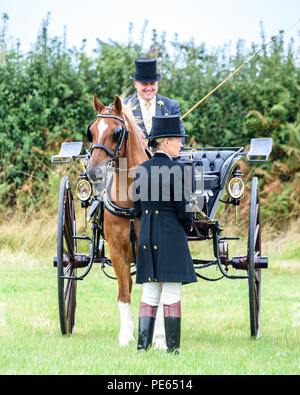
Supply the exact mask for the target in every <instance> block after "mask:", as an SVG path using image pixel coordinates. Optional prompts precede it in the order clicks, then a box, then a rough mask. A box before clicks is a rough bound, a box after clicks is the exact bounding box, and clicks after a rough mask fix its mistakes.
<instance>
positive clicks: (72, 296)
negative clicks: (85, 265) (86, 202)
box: [57, 177, 77, 335]
mask: <svg viewBox="0 0 300 395" xmlns="http://www.w3.org/2000/svg"><path fill="white" fill-rule="evenodd" d="M75 234H76V221H75V210H74V201H73V196H72V192H71V189H70V188H69V180H68V177H64V178H63V179H62V182H61V188H60V194H59V207H58V227H57V280H58V304H59V318H60V327H61V332H62V334H63V335H66V334H71V333H72V332H73V329H74V325H75V311H76V290H77V282H76V281H74V280H70V279H64V278H62V276H67V277H73V276H76V271H77V270H76V268H74V265H73V262H74V256H75V253H76V239H75V238H74V236H75ZM65 258H67V259H68V261H69V263H68V264H67V265H66V264H64V261H66V259H65Z"/></svg>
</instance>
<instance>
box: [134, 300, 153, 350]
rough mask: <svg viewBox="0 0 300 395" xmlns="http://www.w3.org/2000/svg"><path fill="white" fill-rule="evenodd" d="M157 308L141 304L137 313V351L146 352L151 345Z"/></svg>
mask: <svg viewBox="0 0 300 395" xmlns="http://www.w3.org/2000/svg"><path fill="white" fill-rule="evenodd" d="M156 313H157V306H150V305H148V304H147V303H143V302H141V304H140V313H139V335H138V345H137V349H138V351H140V350H148V349H149V348H150V347H151V345H152V339H153V332H154V324H155V318H156Z"/></svg>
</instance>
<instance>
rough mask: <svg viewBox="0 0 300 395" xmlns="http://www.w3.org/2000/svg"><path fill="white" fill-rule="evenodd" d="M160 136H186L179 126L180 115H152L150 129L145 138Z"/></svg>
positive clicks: (150, 138) (152, 138)
mask: <svg viewBox="0 0 300 395" xmlns="http://www.w3.org/2000/svg"><path fill="white" fill-rule="evenodd" d="M161 137H188V134H185V133H184V132H183V131H182V130H181V128H180V117H179V116H178V115H170V116H168V117H163V116H161V117H152V129H151V132H150V134H149V136H147V137H146V139H147V140H154V139H158V138H161Z"/></svg>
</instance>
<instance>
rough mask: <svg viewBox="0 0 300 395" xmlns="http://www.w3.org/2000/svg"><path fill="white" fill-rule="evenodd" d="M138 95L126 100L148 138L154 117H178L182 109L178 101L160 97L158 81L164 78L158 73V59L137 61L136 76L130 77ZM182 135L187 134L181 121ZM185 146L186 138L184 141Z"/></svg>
mask: <svg viewBox="0 0 300 395" xmlns="http://www.w3.org/2000/svg"><path fill="white" fill-rule="evenodd" d="M130 78H131V79H132V80H133V84H134V86H135V88H136V91H137V93H135V94H134V95H132V96H129V97H128V98H126V100H125V103H128V102H129V103H130V105H131V107H132V110H133V114H134V116H135V117H136V119H137V122H138V124H139V126H140V127H141V129H142V130H143V132H144V135H145V137H148V135H149V134H150V131H151V128H152V117H154V116H170V115H177V116H179V117H180V107H179V103H178V102H177V101H176V100H172V99H169V98H168V97H165V96H161V95H159V94H158V93H157V92H158V81H159V80H160V79H161V78H162V76H161V75H160V74H158V73H157V67H156V59H151V58H140V59H136V60H135V75H134V76H131V77H130ZM180 128H181V132H182V135H184V134H185V130H184V126H183V122H182V121H180ZM182 142H183V144H184V138H183V140H182Z"/></svg>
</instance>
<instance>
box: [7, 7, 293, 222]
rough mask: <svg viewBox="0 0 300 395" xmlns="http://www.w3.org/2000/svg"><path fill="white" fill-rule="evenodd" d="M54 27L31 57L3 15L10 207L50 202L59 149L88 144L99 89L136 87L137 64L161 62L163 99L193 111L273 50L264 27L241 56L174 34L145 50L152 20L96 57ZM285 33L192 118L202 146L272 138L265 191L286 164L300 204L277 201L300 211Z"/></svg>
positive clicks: (109, 96) (104, 94)
mask: <svg viewBox="0 0 300 395" xmlns="http://www.w3.org/2000/svg"><path fill="white" fill-rule="evenodd" d="M49 21H50V15H47V17H46V18H45V20H44V21H43V22H42V24H41V29H40V32H39V34H38V37H37V40H36V43H35V44H34V46H33V47H32V50H31V51H30V52H28V53H26V54H24V53H21V51H20V48H19V43H18V42H17V43H15V44H12V45H10V46H9V45H8V40H7V37H6V31H7V24H8V16H7V15H6V14H3V16H2V25H1V27H0V51H1V56H0V61H1V63H0V101H1V106H0V121H1V122H0V199H1V203H2V205H4V206H5V207H7V205H14V204H16V202H19V204H21V206H23V207H24V208H27V207H29V206H31V205H32V204H33V205H37V204H41V202H43V201H44V199H41V196H44V195H45V194H47V191H48V190H49V189H50V190H51V186H49V182H48V177H49V167H50V161H49V159H50V156H51V155H53V154H54V153H57V152H58V151H59V147H60V144H61V142H63V141H72V140H74V141H76V140H77V141H81V140H83V139H84V138H85V137H84V136H85V128H86V125H87V124H88V123H89V122H90V120H91V119H92V118H93V116H94V109H93V107H92V97H93V95H94V93H97V94H98V96H99V98H100V99H101V101H102V102H103V103H104V104H109V103H110V102H112V101H113V99H114V96H115V95H118V94H121V93H122V92H123V91H124V90H125V89H127V88H128V87H130V86H131V85H132V83H131V81H130V79H129V76H130V75H132V74H133V71H134V59H135V58H137V57H140V56H153V57H157V58H158V67H159V71H160V72H161V73H162V74H163V76H164V78H163V79H162V80H161V82H160V93H161V94H163V95H166V96H169V97H172V98H174V99H176V100H178V101H179V102H180V105H181V112H182V114H184V113H185V112H187V111H188V110H189V109H190V108H192V107H193V106H194V105H195V104H196V103H197V102H198V101H199V100H200V99H201V98H202V97H204V96H205V95H206V94H207V93H209V92H210V91H211V90H212V89H214V88H215V87H216V86H217V85H218V84H219V83H220V82H221V81H223V80H224V79H225V78H226V77H227V76H228V75H229V74H230V73H231V72H232V71H234V70H235V69H236V68H237V67H239V66H240V65H241V64H242V63H243V62H244V61H245V60H246V59H248V58H249V56H250V55H252V54H253V53H255V52H256V51H257V50H258V49H260V48H261V47H262V45H264V44H265V38H264V32H263V30H262V43H261V44H259V45H256V44H252V48H251V49H250V50H249V49H245V47H244V42H243V41H242V40H240V41H239V42H238V43H237V46H236V48H235V53H232V51H231V48H230V46H229V45H224V47H223V48H217V49H211V50H208V49H207V48H206V46H205V44H204V43H203V44H201V45H196V44H195V42H194V41H193V40H190V41H189V42H179V40H178V36H175V38H174V39H173V40H172V41H169V42H167V40H166V34H165V33H162V34H160V33H159V32H157V31H156V30H153V31H152V40H151V43H150V47H149V48H145V45H144V35H145V30H146V28H147V21H145V25H144V28H143V31H142V34H141V42H140V43H139V44H137V43H134V42H133V41H132V38H131V32H132V29H133V25H132V24H130V26H129V37H128V43H127V44H120V43H117V42H113V41H109V42H107V43H106V42H103V41H101V40H99V39H98V41H97V47H96V48H95V49H94V52H93V55H88V54H87V52H86V50H85V42H83V45H82V47H81V48H80V49H76V48H72V49H70V48H67V46H66V35H64V37H49V34H48V26H49ZM283 37H284V36H281V37H280V38H279V39H278V40H276V41H274V42H273V43H272V45H270V46H268V47H267V48H264V50H263V52H262V54H260V55H259V56H257V57H255V58H254V59H252V61H251V62H249V63H248V64H247V65H246V67H245V68H244V69H243V70H241V71H240V72H239V73H237V74H236V75H235V76H234V77H233V78H232V79H231V80H230V81H229V82H228V83H226V84H225V85H223V86H222V87H221V88H220V89H219V90H217V91H216V92H215V93H214V94H213V95H211V96H210V97H209V98H208V99H207V100H206V101H204V102H203V103H202V104H201V105H200V106H199V107H198V108H197V109H195V110H194V111H193V112H192V113H191V114H189V116H188V117H186V118H185V121H184V122H185V128H186V130H187V132H188V133H189V134H190V135H191V136H193V141H194V142H197V143H198V144H199V145H211V146H240V145H241V146H246V145H247V144H249V141H250V139H251V138H252V137H272V138H273V141H274V146H273V153H272V158H271V159H272V160H271V161H270V163H269V164H266V165H264V166H262V168H263V169H264V171H265V173H263V172H261V173H260V174H261V177H262V187H264V185H265V183H266V181H268V182H270V181H274V179H272V180H270V179H269V178H268V177H267V174H268V173H270V174H271V175H272V177H273V178H275V179H277V180H281V181H283V180H282V179H281V178H280V177H282V173H281V174H279V173H280V172H279V169H283V168H285V172H286V173H287V175H286V179H285V182H288V183H289V186H288V188H290V189H289V190H290V191H291V194H292V195H293V198H292V199H290V198H289V196H288V193H284V197H283V195H282V196H281V197H280V199H279V197H278V194H276V193H275V196H274V197H273V198H270V202H271V201H272V199H274V201H272V204H271V203H270V204H271V206H272V207H273V205H274V206H276V204H277V203H278V207H277V210H278V209H279V207H282V206H281V204H282V202H281V201H279V200H282V199H284V207H286V208H287V210H288V211H290V210H292V212H295V213H296V214H297V215H298V213H299V205H300V198H299V197H296V196H295V194H293V193H292V191H293V183H294V182H295V180H298V179H299V171H300V170H299V167H298V166H297V163H298V162H299V140H300V130H299V118H300V115H299V114H300V111H299V103H300V100H299V99H300V97H299V96H300V89H299V86H300V68H299V59H298V58H297V56H299V48H295V43H294V40H293V39H291V41H290V42H289V43H288V44H286V43H285V42H284V38H283ZM297 54H298V55H297ZM249 169H250V173H251V172H255V171H256V170H255V168H253V167H250V168H249ZM277 200H278V201H277ZM286 200H287V201H286ZM272 207H269V209H270V212H273V211H272V210H273V209H272ZM294 209H295V211H294ZM280 210H281V209H280ZM283 211H285V208H284V209H283Z"/></svg>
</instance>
